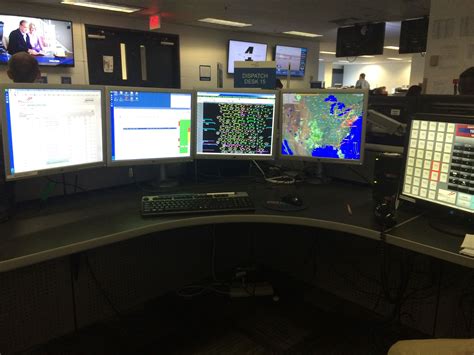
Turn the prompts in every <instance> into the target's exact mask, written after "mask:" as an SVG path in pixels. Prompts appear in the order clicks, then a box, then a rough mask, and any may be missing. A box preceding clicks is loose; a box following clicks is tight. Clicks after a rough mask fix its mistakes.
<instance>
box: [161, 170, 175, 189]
mask: <svg viewBox="0 0 474 355" xmlns="http://www.w3.org/2000/svg"><path fill="white" fill-rule="evenodd" d="M178 185H179V182H178V180H177V179H169V178H168V177H167V175H166V165H165V164H161V165H160V177H159V179H158V187H159V188H160V189H170V188H172V187H176V186H178Z"/></svg>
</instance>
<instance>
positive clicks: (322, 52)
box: [319, 51, 336, 55]
mask: <svg viewBox="0 0 474 355" xmlns="http://www.w3.org/2000/svg"><path fill="white" fill-rule="evenodd" d="M319 53H320V54H332V55H336V52H328V51H319Z"/></svg>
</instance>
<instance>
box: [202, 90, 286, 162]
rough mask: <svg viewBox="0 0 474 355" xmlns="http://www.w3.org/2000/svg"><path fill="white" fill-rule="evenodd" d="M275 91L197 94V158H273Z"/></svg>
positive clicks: (208, 92) (234, 91)
mask: <svg viewBox="0 0 474 355" xmlns="http://www.w3.org/2000/svg"><path fill="white" fill-rule="evenodd" d="M277 97H278V94H277V92H276V91H265V90H258V91H241V90H232V91H225V90H219V91H198V92H197V107H196V117H197V119H196V135H197V137H196V158H214V159H224V158H233V159H273V158H274V156H275V150H274V141H275V119H276V107H277Z"/></svg>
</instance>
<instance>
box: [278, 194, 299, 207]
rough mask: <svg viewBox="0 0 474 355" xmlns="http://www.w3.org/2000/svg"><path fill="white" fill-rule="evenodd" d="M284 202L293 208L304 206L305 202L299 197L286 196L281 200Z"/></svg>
mask: <svg viewBox="0 0 474 355" xmlns="http://www.w3.org/2000/svg"><path fill="white" fill-rule="evenodd" d="M281 201H282V202H285V203H288V204H290V205H293V206H302V205H303V200H302V199H301V197H299V196H297V195H285V196H283V197H282V198H281Z"/></svg>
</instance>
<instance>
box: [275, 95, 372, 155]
mask: <svg viewBox="0 0 474 355" xmlns="http://www.w3.org/2000/svg"><path fill="white" fill-rule="evenodd" d="M282 102H283V109H282V112H281V115H282V117H281V119H282V148H281V153H282V155H286V156H295V157H302V158H317V159H340V160H351V161H357V160H361V151H362V143H363V113H364V102H365V99H364V93H306V94H298V93H283V101H282Z"/></svg>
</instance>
